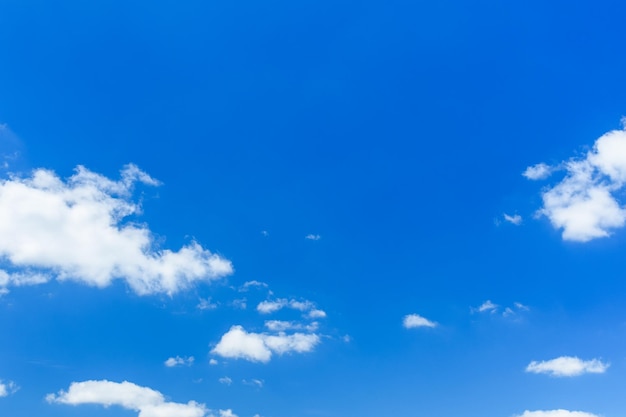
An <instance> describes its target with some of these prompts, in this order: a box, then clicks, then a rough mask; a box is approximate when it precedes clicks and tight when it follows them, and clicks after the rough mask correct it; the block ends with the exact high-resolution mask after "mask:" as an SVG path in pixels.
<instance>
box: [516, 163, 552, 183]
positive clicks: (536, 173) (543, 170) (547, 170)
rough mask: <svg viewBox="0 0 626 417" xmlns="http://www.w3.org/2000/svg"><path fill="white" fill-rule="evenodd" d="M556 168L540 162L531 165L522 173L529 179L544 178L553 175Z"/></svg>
mask: <svg viewBox="0 0 626 417" xmlns="http://www.w3.org/2000/svg"><path fill="white" fill-rule="evenodd" d="M553 171H554V168H553V167H551V166H550V165H546V164H544V163H540V164H537V165H533V166H529V167H528V168H526V170H525V171H524V172H523V173H522V175H523V176H525V177H526V178H528V179H529V180H543V179H546V178H548V177H549V176H550V175H552V172H553Z"/></svg>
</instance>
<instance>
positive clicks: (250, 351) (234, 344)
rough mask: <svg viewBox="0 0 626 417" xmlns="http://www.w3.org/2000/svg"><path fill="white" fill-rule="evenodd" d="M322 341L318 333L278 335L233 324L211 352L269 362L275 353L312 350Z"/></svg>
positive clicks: (222, 355)
mask: <svg viewBox="0 0 626 417" xmlns="http://www.w3.org/2000/svg"><path fill="white" fill-rule="evenodd" d="M319 342H320V337H319V336H318V335H317V334H305V333H294V334H290V335H287V334H285V333H284V332H280V333H278V334H277V335H270V334H266V333H252V332H250V333H249V332H247V331H246V330H245V329H244V328H243V327H242V326H232V327H231V328H230V330H229V331H228V332H226V333H225V334H224V335H223V336H222V338H221V339H220V341H219V343H218V344H217V345H216V346H215V348H213V350H212V351H211V353H213V354H216V355H219V356H221V357H223V358H231V359H246V360H248V361H251V362H264V363H266V362H269V361H270V359H271V358H272V354H273V353H277V354H279V355H282V354H285V353H289V352H297V353H304V352H310V351H312V350H313V349H314V348H315V346H316V345H317V344H318V343H319Z"/></svg>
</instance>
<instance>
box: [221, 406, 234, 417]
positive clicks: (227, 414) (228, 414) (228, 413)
mask: <svg viewBox="0 0 626 417" xmlns="http://www.w3.org/2000/svg"><path fill="white" fill-rule="evenodd" d="M220 417H237V414H235V413H233V410H231V409H230V408H229V409H228V410H220Z"/></svg>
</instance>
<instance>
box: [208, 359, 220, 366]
mask: <svg viewBox="0 0 626 417" xmlns="http://www.w3.org/2000/svg"><path fill="white" fill-rule="evenodd" d="M218 363H219V362H218V361H217V360H215V359H213V358H211V359H209V365H211V366H215V365H217V364H218Z"/></svg>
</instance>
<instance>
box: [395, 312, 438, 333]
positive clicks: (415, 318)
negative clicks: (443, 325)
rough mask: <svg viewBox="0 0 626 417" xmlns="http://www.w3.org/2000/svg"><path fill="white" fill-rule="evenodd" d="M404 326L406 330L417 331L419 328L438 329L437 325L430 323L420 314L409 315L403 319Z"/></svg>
mask: <svg viewBox="0 0 626 417" xmlns="http://www.w3.org/2000/svg"><path fill="white" fill-rule="evenodd" d="M402 325H403V326H404V328H405V329H415V328H417V327H430V328H433V327H437V323H435V322H434V321H430V320H428V319H427V318H425V317H422V316H420V315H419V314H407V315H406V316H404V318H403V319H402Z"/></svg>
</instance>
